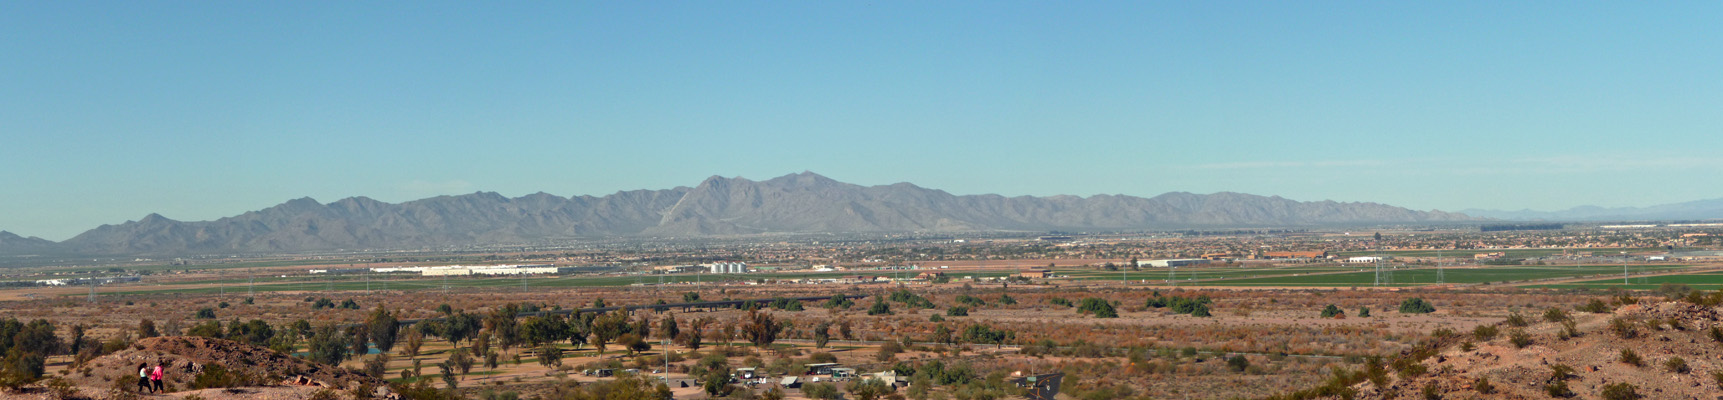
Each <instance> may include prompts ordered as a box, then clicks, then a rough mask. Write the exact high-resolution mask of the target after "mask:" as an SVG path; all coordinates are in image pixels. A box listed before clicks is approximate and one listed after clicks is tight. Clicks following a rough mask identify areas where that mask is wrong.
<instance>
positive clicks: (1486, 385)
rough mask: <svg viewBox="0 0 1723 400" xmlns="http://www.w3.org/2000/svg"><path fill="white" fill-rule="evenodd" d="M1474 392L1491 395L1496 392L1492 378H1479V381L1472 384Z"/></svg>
mask: <svg viewBox="0 0 1723 400" xmlns="http://www.w3.org/2000/svg"><path fill="white" fill-rule="evenodd" d="M1472 390H1476V391H1478V393H1480V394H1491V393H1495V392H1496V386H1495V385H1491V384H1490V377H1487V376H1481V377H1478V380H1477V381H1475V382H1472Z"/></svg>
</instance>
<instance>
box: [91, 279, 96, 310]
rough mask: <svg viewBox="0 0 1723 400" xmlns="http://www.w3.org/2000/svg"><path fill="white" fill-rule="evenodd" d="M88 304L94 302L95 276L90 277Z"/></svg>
mask: <svg viewBox="0 0 1723 400" xmlns="http://www.w3.org/2000/svg"><path fill="white" fill-rule="evenodd" d="M90 304H96V278H90Z"/></svg>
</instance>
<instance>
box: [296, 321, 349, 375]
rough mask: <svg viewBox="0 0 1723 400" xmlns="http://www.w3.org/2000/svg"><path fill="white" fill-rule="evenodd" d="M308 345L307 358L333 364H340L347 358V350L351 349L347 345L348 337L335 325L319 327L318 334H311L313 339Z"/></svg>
mask: <svg viewBox="0 0 1723 400" xmlns="http://www.w3.org/2000/svg"><path fill="white" fill-rule="evenodd" d="M306 345H307V347H308V348H307V349H306V350H307V352H306V357H307V359H309V360H311V361H313V362H317V363H320V364H326V365H331V366H333V365H340V364H341V362H342V361H345V360H347V354H348V352H347V350H349V349H350V347H348V345H347V338H346V337H345V336H342V335H341V333H340V332H339V331H337V330H336V329H335V327H334V326H323V327H319V328H317V331H316V334H314V335H312V336H311V340H310V341H309V342H307V343H306Z"/></svg>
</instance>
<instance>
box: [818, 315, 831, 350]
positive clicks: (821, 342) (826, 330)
mask: <svg viewBox="0 0 1723 400" xmlns="http://www.w3.org/2000/svg"><path fill="white" fill-rule="evenodd" d="M831 330H832V323H831V321H820V324H819V325H814V348H816V349H823V348H826V343H829V342H831V341H832V332H831Z"/></svg>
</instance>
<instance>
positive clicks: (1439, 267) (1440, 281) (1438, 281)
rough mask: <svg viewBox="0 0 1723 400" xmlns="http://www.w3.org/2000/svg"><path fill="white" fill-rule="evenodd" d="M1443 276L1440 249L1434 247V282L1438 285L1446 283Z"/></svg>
mask: <svg viewBox="0 0 1723 400" xmlns="http://www.w3.org/2000/svg"><path fill="white" fill-rule="evenodd" d="M1444 278H1445V277H1443V276H1442V249H1436V284H1437V285H1440V284H1444V283H1447V280H1446V279H1444Z"/></svg>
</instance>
